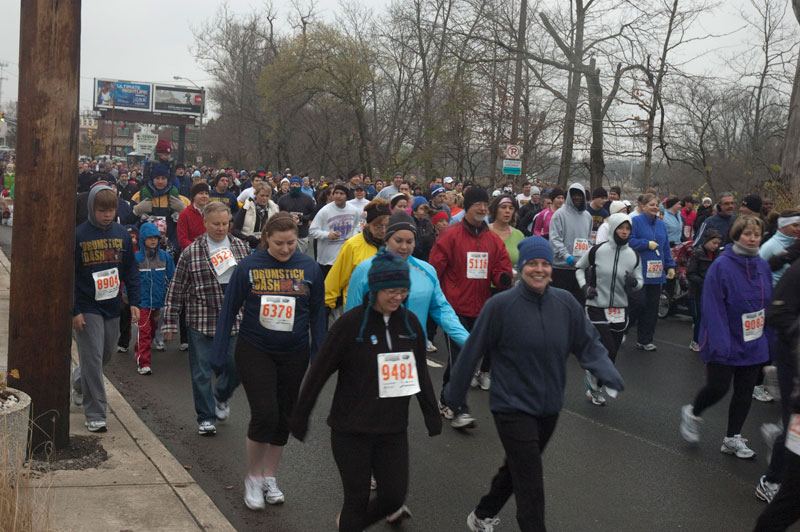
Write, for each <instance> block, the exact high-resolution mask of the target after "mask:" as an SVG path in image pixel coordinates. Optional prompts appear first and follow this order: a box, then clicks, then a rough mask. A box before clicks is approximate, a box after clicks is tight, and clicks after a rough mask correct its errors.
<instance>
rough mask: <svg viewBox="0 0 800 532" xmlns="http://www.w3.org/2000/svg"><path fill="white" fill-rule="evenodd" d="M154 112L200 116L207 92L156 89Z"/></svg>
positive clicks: (187, 88) (163, 87)
mask: <svg viewBox="0 0 800 532" xmlns="http://www.w3.org/2000/svg"><path fill="white" fill-rule="evenodd" d="M154 92H155V97H154V98H153V112H155V113H170V114H176V115H192V116H200V115H201V114H202V113H203V105H204V104H205V101H204V100H205V91H203V90H202V89H196V88H192V87H168V86H165V85H156V86H155V87H154Z"/></svg>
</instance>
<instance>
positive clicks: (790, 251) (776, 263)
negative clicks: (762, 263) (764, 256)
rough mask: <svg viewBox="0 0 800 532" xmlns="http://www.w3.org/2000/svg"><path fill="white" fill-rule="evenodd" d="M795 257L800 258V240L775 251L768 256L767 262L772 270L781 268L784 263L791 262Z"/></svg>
mask: <svg viewBox="0 0 800 532" xmlns="http://www.w3.org/2000/svg"><path fill="white" fill-rule="evenodd" d="M797 258H800V241H797V242H795V243H794V244H792V245H791V246H789V247H788V248H786V249H785V250H783V251H781V252H780V253H776V254H775V255H773V256H772V257H770V258H769V259H768V260H767V262H768V263H769V267H770V269H771V270H772V271H773V272H774V271H777V270H780V269H781V268H783V266H784V265H786V264H791V263H793V262H794V261H795V260H796V259H797Z"/></svg>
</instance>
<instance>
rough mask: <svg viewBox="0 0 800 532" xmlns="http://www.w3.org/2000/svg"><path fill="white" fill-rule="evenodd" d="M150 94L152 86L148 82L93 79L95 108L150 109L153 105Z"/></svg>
mask: <svg viewBox="0 0 800 532" xmlns="http://www.w3.org/2000/svg"><path fill="white" fill-rule="evenodd" d="M152 94H153V86H152V85H151V84H150V83H137V82H133V81H118V80H108V79H95V80H94V108H95V109H112V108H116V109H127V110H130V111H150V110H151V109H152V106H153V101H152V100H153V98H152Z"/></svg>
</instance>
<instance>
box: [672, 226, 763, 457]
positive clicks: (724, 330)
mask: <svg viewBox="0 0 800 532" xmlns="http://www.w3.org/2000/svg"><path fill="white" fill-rule="evenodd" d="M763 234H764V222H763V221H762V220H761V219H760V218H756V217H755V216H741V217H739V218H737V219H736V221H735V222H734V223H733V226H732V227H731V232H730V236H731V241H732V242H734V244H733V246H727V247H726V248H725V251H724V252H723V253H722V255H721V256H720V257H719V258H718V259H717V260H715V261H714V262H713V263H712V264H711V266H710V267H709V269H708V273H707V274H706V281H705V284H704V285H703V295H702V301H703V304H702V309H703V319H702V320H701V321H700V353H701V358H702V360H703V362H705V363H706V385H705V386H704V387H703V388H702V389H701V390H700V392H699V393H698V394H697V397H695V400H694V403H693V404H690V405H685V406H684V407H683V409H682V410H681V425H680V432H681V436H683V438H684V439H685V440H686V441H688V442H690V443H697V442H698V441H700V433H699V431H698V424H699V422H700V421H701V419H700V416H701V415H702V413H703V411H704V410H705V409H706V408H708V407H710V406H711V405H713V404H715V403H717V402H718V401H719V400H720V399H722V398H723V397H724V396H725V394H726V393H728V388H729V387H730V384H731V380H733V395H732V396H731V402H730V406H729V408H728V430H727V434H726V436H725V438H724V439H723V440H722V448H721V449H720V451H722V452H723V453H726V454H733V455H736V456H737V457H739V458H752V457H753V456H755V452H753V450H752V449H750V448H748V447H747V444H746V443H745V440H744V439H743V438H742V435H741V432H742V426H743V425H744V421H745V419H747V414H748V413H749V412H750V403H751V396H752V394H753V387H754V386H755V384H756V379H757V378H758V373H759V370H760V368H761V365H762V364H763V363H764V362H766V361H767V360H768V359H769V344H768V341H767V335H766V334H764V313H765V310H766V308H767V305H769V303H770V299H771V298H772V276H771V274H770V269H769V265H768V264H767V263H766V261H765V260H764V259H762V258H761V257H759V256H758V246H759V244H760V243H761V237H762V235H763Z"/></svg>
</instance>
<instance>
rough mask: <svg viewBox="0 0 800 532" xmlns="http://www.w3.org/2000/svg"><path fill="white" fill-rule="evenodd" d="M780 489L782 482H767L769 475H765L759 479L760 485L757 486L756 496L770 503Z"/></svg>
mask: <svg viewBox="0 0 800 532" xmlns="http://www.w3.org/2000/svg"><path fill="white" fill-rule="evenodd" d="M779 489H781V485H780V484H778V483H776V482H767V476H766V475H763V476H762V477H761V478H760V479H759V481H758V486H756V497H758V498H759V499H761V500H762V501H764V502H765V503H767V504H769V503H771V502H772V499H774V498H775V495H777V494H778V490H779Z"/></svg>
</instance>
